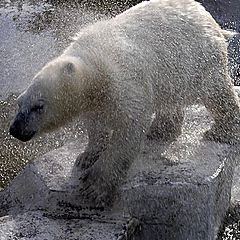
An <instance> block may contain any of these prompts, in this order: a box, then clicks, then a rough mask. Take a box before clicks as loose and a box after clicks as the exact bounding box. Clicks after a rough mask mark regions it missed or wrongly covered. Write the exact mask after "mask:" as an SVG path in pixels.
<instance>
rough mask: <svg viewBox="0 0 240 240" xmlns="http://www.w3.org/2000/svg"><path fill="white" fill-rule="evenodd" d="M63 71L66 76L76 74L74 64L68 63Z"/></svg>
mask: <svg viewBox="0 0 240 240" xmlns="http://www.w3.org/2000/svg"><path fill="white" fill-rule="evenodd" d="M62 71H63V73H64V74H67V75H71V74H73V73H74V72H75V66H74V63H72V62H66V63H65V64H64V65H63V69H62Z"/></svg>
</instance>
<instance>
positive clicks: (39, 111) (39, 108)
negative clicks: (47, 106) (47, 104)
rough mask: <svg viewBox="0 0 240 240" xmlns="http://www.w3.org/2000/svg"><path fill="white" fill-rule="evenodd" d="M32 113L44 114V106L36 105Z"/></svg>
mask: <svg viewBox="0 0 240 240" xmlns="http://www.w3.org/2000/svg"><path fill="white" fill-rule="evenodd" d="M31 112H38V113H42V112H43V104H41V105H34V106H33V107H32V108H31Z"/></svg>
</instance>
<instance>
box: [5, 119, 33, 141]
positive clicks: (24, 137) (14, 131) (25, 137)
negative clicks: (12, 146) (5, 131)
mask: <svg viewBox="0 0 240 240" xmlns="http://www.w3.org/2000/svg"><path fill="white" fill-rule="evenodd" d="M17 125H18V124H16V122H14V123H13V124H12V125H11V126H10V128H9V133H10V135H12V136H13V137H15V138H17V139H18V140H20V141H22V142H26V141H29V140H30V139H31V138H32V137H33V136H34V134H35V132H28V133H27V132H24V133H23V132H22V131H21V128H19V127H18V126H17Z"/></svg>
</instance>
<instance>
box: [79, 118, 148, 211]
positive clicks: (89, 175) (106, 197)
mask: <svg viewBox="0 0 240 240" xmlns="http://www.w3.org/2000/svg"><path fill="white" fill-rule="evenodd" d="M136 116H139V115H136ZM124 118H125V119H123V116H121V117H119V119H121V120H122V122H121V123H119V121H116V126H115V127H114V129H113V135H112V137H111V140H110V142H109V144H108V147H107V149H106V150H105V151H104V152H102V154H101V155H100V156H99V159H98V160H97V161H96V162H95V163H94V164H93V165H92V166H91V167H90V168H88V169H86V170H85V171H84V172H83V173H82V175H81V177H80V180H81V185H80V187H82V190H81V193H82V195H83V196H84V197H85V198H87V199H88V200H89V201H91V202H92V203H94V205H95V206H98V207H103V206H105V205H109V204H110V203H111V202H112V200H113V198H114V195H115V193H116V191H117V188H118V186H119V185H120V184H121V182H122V180H123V179H124V178H125V177H126V175H127V171H128V169H129V167H130V165H131V163H132V161H133V159H134V158H135V157H136V156H137V154H138V153H139V148H140V142H141V140H142V136H143V133H144V132H145V129H146V121H145V120H144V119H141V120H139V119H131V118H129V117H127V115H125V116H124Z"/></svg>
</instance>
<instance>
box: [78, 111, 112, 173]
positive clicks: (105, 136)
mask: <svg viewBox="0 0 240 240" xmlns="http://www.w3.org/2000/svg"><path fill="white" fill-rule="evenodd" d="M105 120H106V117H105V116H104V114H103V113H101V112H96V113H91V114H89V115H88V116H87V118H86V120H85V121H84V126H85V128H86V129H87V132H88V145H87V147H86V149H85V151H84V152H83V153H81V154H80V155H79V156H78V157H77V160H76V162H75V166H76V167H77V168H80V170H84V169H87V168H89V167H91V166H92V165H93V164H94V163H95V162H96V161H97V160H98V158H99V156H100V155H101V153H102V152H103V151H104V150H105V149H106V147H107V144H108V142H109V138H110V129H109V128H108V127H107V126H106V121H105Z"/></svg>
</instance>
